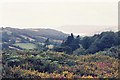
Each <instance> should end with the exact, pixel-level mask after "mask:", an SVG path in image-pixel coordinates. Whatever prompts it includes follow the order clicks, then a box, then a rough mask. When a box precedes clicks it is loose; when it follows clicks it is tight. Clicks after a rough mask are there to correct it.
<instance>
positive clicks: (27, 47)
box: [14, 43, 36, 49]
mask: <svg viewBox="0 0 120 80" xmlns="http://www.w3.org/2000/svg"><path fill="white" fill-rule="evenodd" d="M14 45H15V46H19V47H21V48H23V49H34V48H36V45H35V44H32V43H16V44H14Z"/></svg>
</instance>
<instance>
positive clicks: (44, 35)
mask: <svg viewBox="0 0 120 80" xmlns="http://www.w3.org/2000/svg"><path fill="white" fill-rule="evenodd" d="M1 34H2V42H3V44H5V45H3V47H4V46H6V47H7V46H8V45H9V46H11V47H14V46H16V45H13V44H17V43H32V44H35V43H36V42H37V43H44V42H45V40H47V39H48V38H49V41H50V43H51V44H58V45H59V44H61V42H62V40H64V39H65V38H66V37H67V36H68V34H65V33H63V32H61V31H57V30H53V29H18V28H10V27H6V28H2V33H1ZM33 46H34V45H33Z"/></svg>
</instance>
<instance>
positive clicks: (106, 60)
mask: <svg viewBox="0 0 120 80" xmlns="http://www.w3.org/2000/svg"><path fill="white" fill-rule="evenodd" d="M118 62H119V59H118V58H114V57H110V56H106V55H103V54H89V55H83V56H78V55H69V54H65V53H64V52H53V51H33V50H31V51H30V50H29V51H18V50H8V51H7V50H6V51H4V53H3V77H4V78H7V77H8V78H10V77H11V78H13V77H14V78H36V77H37V78H118V67H119V66H118Z"/></svg>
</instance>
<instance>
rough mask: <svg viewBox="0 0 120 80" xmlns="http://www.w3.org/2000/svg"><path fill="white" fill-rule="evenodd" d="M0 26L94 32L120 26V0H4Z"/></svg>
mask: <svg viewBox="0 0 120 80" xmlns="http://www.w3.org/2000/svg"><path fill="white" fill-rule="evenodd" d="M0 26H1V27H13V28H52V29H57V30H60V31H63V32H66V33H71V32H73V33H74V34H81V35H90V34H93V33H97V32H101V31H106V30H117V29H118V0H1V1H0Z"/></svg>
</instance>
